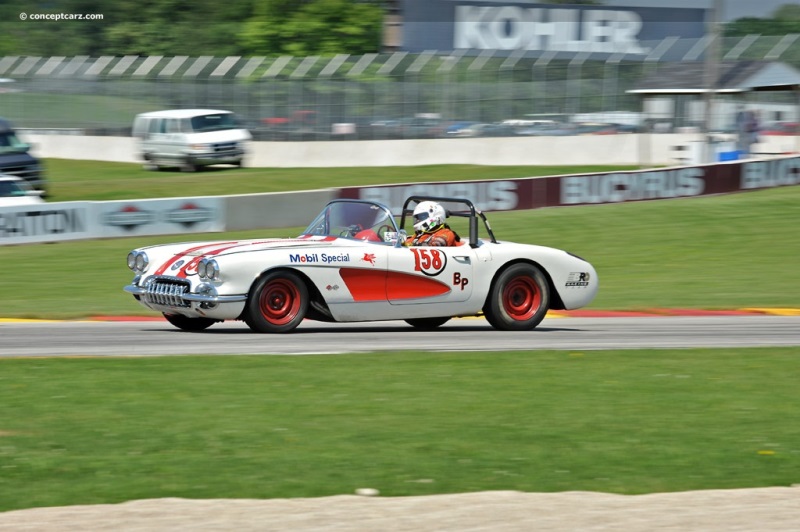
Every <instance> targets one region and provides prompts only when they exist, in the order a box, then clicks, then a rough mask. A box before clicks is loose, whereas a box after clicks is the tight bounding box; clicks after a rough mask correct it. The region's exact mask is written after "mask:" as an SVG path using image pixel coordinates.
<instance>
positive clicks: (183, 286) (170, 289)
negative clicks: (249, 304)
mask: <svg viewBox="0 0 800 532" xmlns="http://www.w3.org/2000/svg"><path fill="white" fill-rule="evenodd" d="M138 283H139V278H138V277H137V278H135V279H134V280H133V283H131V284H129V285H128V286H125V287H124V288H123V290H125V291H126V292H128V293H129V294H133V296H135V297H136V298H137V299H138V300H139V301H141V302H142V303H144V304H146V305H148V306H157V307H172V308H184V309H188V308H191V307H192V304H193V303H194V304H196V305H198V306H199V307H200V308H203V309H209V308H213V307H215V306H216V305H218V304H220V303H237V302H241V301H246V300H247V294H237V295H230V296H221V295H219V293H218V292H217V289H216V288H215V287H214V286H213V285H211V284H209V283H202V284H200V285H198V286H197V289H196V290H195V291H194V292H190V291H189V290H190V289H191V285H190V284H189V282H188V281H186V279H180V278H177V277H167V276H160V277H150V278H148V279H147V281H145V283H144V286H139V284H138Z"/></svg>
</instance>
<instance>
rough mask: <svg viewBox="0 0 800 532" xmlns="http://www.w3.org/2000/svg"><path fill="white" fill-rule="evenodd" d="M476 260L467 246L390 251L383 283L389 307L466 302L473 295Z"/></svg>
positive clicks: (473, 252)
mask: <svg viewBox="0 0 800 532" xmlns="http://www.w3.org/2000/svg"><path fill="white" fill-rule="evenodd" d="M475 258H476V257H475V251H474V250H473V249H472V248H471V247H470V246H469V245H459V246H452V247H436V246H412V247H399V248H391V250H390V251H389V257H388V259H389V264H388V272H387V279H386V294H387V298H388V300H389V303H391V304H393V305H404V304H412V303H413V304H419V303H426V302H430V303H442V302H453V303H456V302H460V301H466V300H467V299H469V297H470V295H471V294H472V283H471V280H472V276H473V266H474V263H475Z"/></svg>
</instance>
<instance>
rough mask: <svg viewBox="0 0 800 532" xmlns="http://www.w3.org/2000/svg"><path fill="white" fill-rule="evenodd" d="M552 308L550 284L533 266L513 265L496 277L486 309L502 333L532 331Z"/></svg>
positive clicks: (488, 318) (486, 312)
mask: <svg viewBox="0 0 800 532" xmlns="http://www.w3.org/2000/svg"><path fill="white" fill-rule="evenodd" d="M549 308H550V285H548V284H547V279H546V278H545V276H544V274H543V273H542V271H541V270H540V269H539V268H537V267H536V266H533V265H532V264H525V263H519V264H514V265H513V266H510V267H509V268H507V269H506V270H504V271H503V272H502V273H500V275H498V276H497V278H495V280H494V283H493V284H492V289H491V291H490V292H489V297H488V298H487V300H486V304H485V305H484V307H483V313H484V315H485V316H486V320H487V321H488V322H489V323H490V324H492V326H493V327H494V328H495V329H500V330H502V331H529V330H531V329H534V328H535V327H536V326H537V325H539V323H540V322H541V321H542V320H543V319H544V317H545V315H546V314H547V310H548V309H549Z"/></svg>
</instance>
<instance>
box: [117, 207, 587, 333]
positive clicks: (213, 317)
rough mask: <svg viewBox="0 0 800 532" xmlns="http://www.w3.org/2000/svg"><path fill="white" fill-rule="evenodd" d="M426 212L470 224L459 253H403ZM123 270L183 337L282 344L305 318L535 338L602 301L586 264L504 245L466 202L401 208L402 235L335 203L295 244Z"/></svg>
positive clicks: (239, 244)
mask: <svg viewBox="0 0 800 532" xmlns="http://www.w3.org/2000/svg"><path fill="white" fill-rule="evenodd" d="M426 200H431V201H437V202H439V203H441V204H442V205H443V206H447V208H450V207H451V206H454V207H453V208H454V209H456V210H452V209H451V210H450V211H449V215H450V217H451V218H461V219H462V221H463V219H466V223H467V227H468V229H467V231H468V234H465V235H464V236H463V237H462V239H461V241H460V242H459V245H456V246H452V247H430V246H418V247H406V246H404V245H403V242H404V238H403V235H404V233H405V228H406V227H407V224H406V217H410V216H411V214H412V213H413V207H414V206H415V205H416V204H418V203H420V202H422V201H426ZM480 221H483V225H484V230H485V231H484V235H483V236H482V237H481V236H479V222H480ZM127 262H128V267H129V268H130V269H131V270H132V271H133V273H134V278H133V281H132V282H131V284H130V285H128V286H126V287H125V288H124V289H125V291H127V292H128V293H130V294H132V295H133V297H134V298H135V299H136V300H137V301H138V302H139V303H141V304H142V305H143V306H144V307H146V308H148V309H150V310H153V311H155V312H160V313H162V314H163V315H164V318H165V319H166V320H167V321H168V322H169V323H171V324H172V325H174V326H175V327H178V328H179V329H183V330H188V331H200V330H204V329H206V328H208V327H209V326H211V325H213V324H214V323H217V322H220V321H227V320H240V319H241V320H244V322H245V323H247V325H248V326H249V327H250V328H251V329H252V330H253V331H255V332H262V333H284V332H289V331H292V330H293V329H295V327H297V326H298V325H299V324H300V322H302V321H303V319H305V318H308V319H312V320H319V321H333V322H363V321H381V320H405V321H406V322H407V323H408V324H410V325H411V326H412V327H416V328H422V329H432V328H435V327H438V326H440V325H442V324H444V323H446V322H447V321H448V320H449V319H450V318H451V317H454V316H475V315H480V314H483V315H484V316H485V317H486V319H487V320H488V321H489V323H490V324H491V325H492V326H494V327H495V328H497V329H502V330H530V329H533V328H535V327H536V326H537V325H538V324H539V323H540V322H541V321H542V319H543V318H544V316H545V314H546V313H547V311H548V309H576V308H580V307H583V306H585V305H587V304H589V303H590V302H591V301H592V299H593V298H594V296H595V294H596V293H597V289H598V279H597V273H596V272H595V269H594V267H593V266H592V265H591V264H589V263H588V262H587V261H585V260H584V259H582V258H580V257H578V256H576V255H573V254H571V253H568V252H566V251H562V250H559V249H554V248H550V247H544V246H534V245H527V244H515V243H512V242H507V241H500V240H497V239H495V236H494V233H493V232H492V230H491V228H490V226H489V223H488V222H487V220H486V216H485V215H484V213H482V212H481V211H479V210H478V209H477V208H475V206H474V205H473V204H472V202H471V201H469V200H466V199H459V198H437V197H426V196H413V197H410V198H408V199H407V200H406V201H405V203H404V205H403V208H402V214H401V216H400V222H399V224H398V223H397V222H396V221H395V218H394V217H393V216H392V213H391V212H390V210H389V209H388V208H387V207H386V206H385V205H383V204H381V203H377V202H374V201H366V200H349V199H340V200H334V201H332V202H330V203H328V204H327V205H326V206H325V207H324V208H323V209H322V211H321V212H320V213H319V214H318V215H317V216H316V218H314V220H313V221H312V222H311V224H310V225H309V226H308V228H306V229H305V230H304V231H303V232H302V234H300V235H299V236H298V237H296V238H285V239H281V238H275V239H259V240H243V241H230V240H228V241H220V242H192V243H180V244H165V245H157V246H149V247H142V248H137V249H134V250H133V251H131V252H130V253H129V254H128V260H127Z"/></svg>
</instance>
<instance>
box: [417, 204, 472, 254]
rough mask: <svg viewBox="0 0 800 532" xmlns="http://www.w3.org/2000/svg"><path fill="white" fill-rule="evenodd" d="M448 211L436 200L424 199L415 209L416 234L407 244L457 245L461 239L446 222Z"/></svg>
mask: <svg viewBox="0 0 800 532" xmlns="http://www.w3.org/2000/svg"><path fill="white" fill-rule="evenodd" d="M446 218H447V211H445V210H444V207H442V206H441V205H439V204H438V203H436V202H434V201H423V202H421V203H420V204H419V205H417V207H416V208H415V209H414V234H413V235H411V236H409V237H408V238H406V241H405V242H404V243H403V245H405V246H455V245H456V243H457V242H459V241H460V240H461V239H460V238H459V237H458V235H457V234H456V233H455V232H454V231H453V230H452V229H450V227H449V226H448V225H447V224H445V223H444V221H445V219H446Z"/></svg>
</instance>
